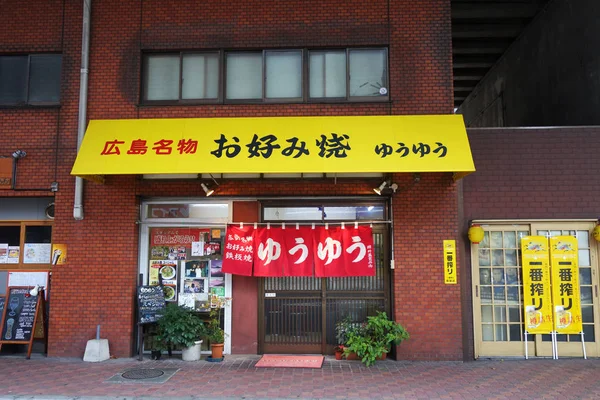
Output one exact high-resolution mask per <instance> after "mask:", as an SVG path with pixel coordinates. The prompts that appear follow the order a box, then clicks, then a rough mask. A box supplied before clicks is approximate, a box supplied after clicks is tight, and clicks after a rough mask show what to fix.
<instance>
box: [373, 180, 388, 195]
mask: <svg viewBox="0 0 600 400" xmlns="http://www.w3.org/2000/svg"><path fill="white" fill-rule="evenodd" d="M387 184H388V183H387V181H383V182H381V185H379V187H376V188H374V189H373V191H374V192H375V193H377V194H378V195H380V196H381V191H382V190H383V189H385V187H386V186H387Z"/></svg>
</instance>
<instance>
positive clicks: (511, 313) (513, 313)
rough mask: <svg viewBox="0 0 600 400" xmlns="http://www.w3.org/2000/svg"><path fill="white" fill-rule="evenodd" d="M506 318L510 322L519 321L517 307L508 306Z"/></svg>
mask: <svg viewBox="0 0 600 400" xmlns="http://www.w3.org/2000/svg"><path fill="white" fill-rule="evenodd" d="M508 320H509V321H510V322H521V316H520V314H519V307H508Z"/></svg>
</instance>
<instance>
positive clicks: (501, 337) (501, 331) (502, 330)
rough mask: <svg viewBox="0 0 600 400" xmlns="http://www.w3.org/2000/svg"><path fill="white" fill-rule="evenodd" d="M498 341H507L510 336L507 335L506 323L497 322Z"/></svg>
mask: <svg viewBox="0 0 600 400" xmlns="http://www.w3.org/2000/svg"><path fill="white" fill-rule="evenodd" d="M494 326H495V327H496V342H506V341H507V340H508V338H507V337H506V325H504V324H501V325H500V324H496V325H494Z"/></svg>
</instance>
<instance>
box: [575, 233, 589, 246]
mask: <svg viewBox="0 0 600 400" xmlns="http://www.w3.org/2000/svg"><path fill="white" fill-rule="evenodd" d="M577 245H578V246H579V248H580V249H581V248H588V247H590V233H589V232H588V231H577Z"/></svg>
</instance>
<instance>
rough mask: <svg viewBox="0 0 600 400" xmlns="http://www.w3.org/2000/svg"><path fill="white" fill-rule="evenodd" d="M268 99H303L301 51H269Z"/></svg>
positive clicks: (267, 66) (267, 70)
mask: <svg viewBox="0 0 600 400" xmlns="http://www.w3.org/2000/svg"><path fill="white" fill-rule="evenodd" d="M265 57H266V91H267V96H266V97H267V98H269V99H277V98H279V99H281V98H298V97H302V53H301V52H300V51H267V52H266V53H265Z"/></svg>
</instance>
